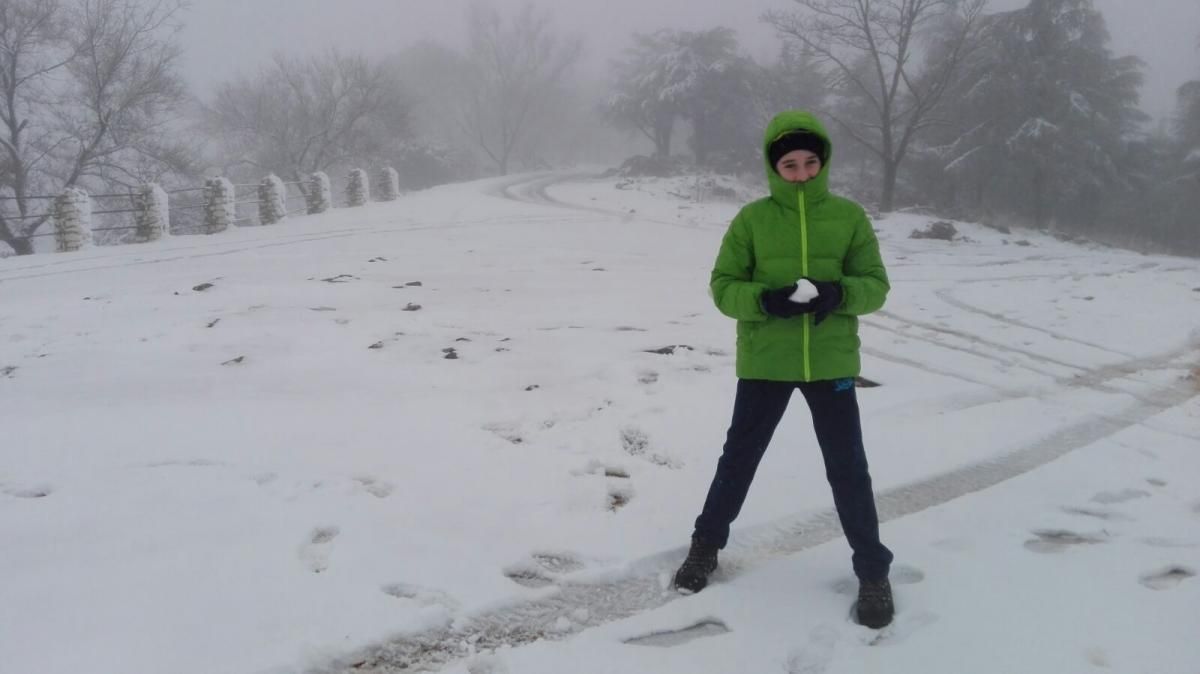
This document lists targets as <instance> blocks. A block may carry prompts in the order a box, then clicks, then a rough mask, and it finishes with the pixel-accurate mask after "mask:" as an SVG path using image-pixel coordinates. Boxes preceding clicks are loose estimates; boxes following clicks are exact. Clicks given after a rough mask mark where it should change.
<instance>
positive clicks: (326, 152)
mask: <svg viewBox="0 0 1200 674" xmlns="http://www.w3.org/2000/svg"><path fill="white" fill-rule="evenodd" d="M204 117H205V120H206V123H207V126H208V127H209V129H210V130H211V131H212V132H213V133H214V134H215V135H217V136H218V137H219V138H221V139H222V140H223V144H224V146H225V153H226V158H227V160H228V162H229V163H231V164H246V165H249V166H253V167H255V168H256V169H259V170H261V171H266V172H271V171H273V172H276V173H279V174H281V175H286V176H289V177H290V178H292V179H293V180H296V181H303V180H304V179H305V178H306V177H307V175H308V174H310V173H312V172H313V171H325V170H328V169H331V168H333V167H335V166H340V165H343V164H346V163H349V162H357V161H369V160H371V159H374V158H378V157H380V156H382V155H385V154H386V153H387V151H388V148H389V147H390V146H391V145H392V144H393V143H394V142H395V141H397V140H399V139H401V138H403V137H405V136H406V135H407V133H408V104H407V102H406V101H405V98H404V95H403V94H402V92H401V90H400V87H399V83H398V81H397V80H396V78H395V77H393V76H392V75H391V73H390V72H389V71H388V70H387V69H385V68H383V67H381V66H380V65H378V64H372V63H370V62H369V61H367V59H365V58H363V57H361V56H354V55H347V54H342V53H340V52H338V51H336V50H335V51H329V52H326V53H325V54H323V55H320V56H315V57H311V58H289V57H285V56H282V55H277V56H276V57H275V59H274V61H273V63H272V64H271V65H270V66H268V67H266V68H264V69H263V70H262V71H260V72H259V73H258V74H257V75H255V76H253V77H240V78H238V79H237V80H235V81H233V82H229V83H226V84H224V85H222V86H221V87H220V88H219V89H218V90H217V93H216V96H215V97H214V99H213V101H212V103H211V105H209V106H208V107H207V108H206V110H205V114H204Z"/></svg>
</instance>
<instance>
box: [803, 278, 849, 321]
mask: <svg viewBox="0 0 1200 674" xmlns="http://www.w3.org/2000/svg"><path fill="white" fill-rule="evenodd" d="M808 282H809V283H811V284H813V285H815V286H816V287H817V293H818V294H817V296H816V297H815V298H813V300H812V301H811V302H809V304H811V305H812V312H813V325H820V324H821V321H823V320H825V319H826V318H829V314H832V313H833V312H834V311H835V310H837V308H838V307H840V306H842V284H840V283H838V282H837V281H816V280H814V279H808Z"/></svg>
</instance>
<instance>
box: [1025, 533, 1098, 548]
mask: <svg viewBox="0 0 1200 674" xmlns="http://www.w3.org/2000/svg"><path fill="white" fill-rule="evenodd" d="M1033 535H1034V536H1037V538H1031V539H1029V540H1027V541H1025V548H1026V549H1028V550H1031V551H1033V552H1040V553H1057V552H1063V551H1065V550H1067V549H1068V548H1073V547H1076V546H1079V545H1095V544H1096V543H1103V542H1104V539H1105V537H1104V536H1103V535H1100V534H1079V533H1075V532H1074V531H1068V530H1066V529H1039V530H1037V531H1034V532H1033Z"/></svg>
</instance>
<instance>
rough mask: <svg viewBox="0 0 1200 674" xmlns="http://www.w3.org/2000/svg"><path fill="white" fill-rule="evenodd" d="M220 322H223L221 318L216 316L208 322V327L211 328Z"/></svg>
mask: <svg viewBox="0 0 1200 674" xmlns="http://www.w3.org/2000/svg"><path fill="white" fill-rule="evenodd" d="M220 322H221V319H219V318H214V319H212V321H210V322H209V323H208V325H207V326H206V327H209V328H211V327H213V326H214V325H216V324H217V323H220Z"/></svg>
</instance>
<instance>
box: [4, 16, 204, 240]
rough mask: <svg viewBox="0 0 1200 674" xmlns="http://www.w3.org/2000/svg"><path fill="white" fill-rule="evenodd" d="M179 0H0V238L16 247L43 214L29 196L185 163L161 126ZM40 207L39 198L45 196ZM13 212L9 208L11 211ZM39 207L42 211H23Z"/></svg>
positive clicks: (172, 106)
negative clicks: (3, 204)
mask: <svg viewBox="0 0 1200 674" xmlns="http://www.w3.org/2000/svg"><path fill="white" fill-rule="evenodd" d="M180 8H181V3H180V2H179V1H177V0H158V1H156V2H137V1H136V0H0V151H2V152H3V153H4V154H5V157H4V160H3V162H2V163H0V166H3V169H2V170H0V195H3V196H7V197H9V198H8V199H6V200H5V201H6V202H11V203H12V204H15V209H14V208H6V207H0V241H3V242H4V243H7V244H8V245H9V246H11V247H12V248H13V250H14V251H16V252H17V253H18V254H28V253H31V252H33V244H32V241H31V237H32V236H34V235H35V234H36V232H37V231H38V229H39V228H41V226H42V225H43V224H45V221H46V219H47V215H46V214H45V211H46V210H48V209H46V208H45V207H44V206H43V207H40V208H37V209H35V208H34V207H33V206H32V205H31V204H32V201H33V200H32V199H30V197H32V196H36V195H37V193H38V192H57V191H59V190H62V189H64V188H66V187H72V186H75V185H77V184H80V183H85V182H88V181H92V182H98V183H100V184H103V185H111V184H114V183H116V184H130V183H133V182H138V181H141V180H145V179H146V178H147V174H148V173H160V172H162V171H163V170H184V169H186V164H187V156H186V153H185V152H183V151H182V150H181V149H180V146H179V145H178V144H177V143H174V142H172V141H171V140H170V130H169V129H168V125H169V124H170V123H171V122H173V121H174V119H175V116H174V113H175V112H177V108H178V106H179V105H180V104H181V102H182V100H183V98H184V90H183V85H182V83H181V81H180V79H179V77H178V75H177V74H176V71H175V67H176V61H177V59H178V57H179V47H178V43H177V42H176V39H175V38H176V33H177V31H178V30H179V26H178V25H177V24H175V23H174V18H175V16H176V15H177V13H178V12H179V10H180ZM43 203H44V202H43ZM14 210H15V212H14ZM34 210H38V211H39V212H40V213H33V212H32V211H34Z"/></svg>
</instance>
